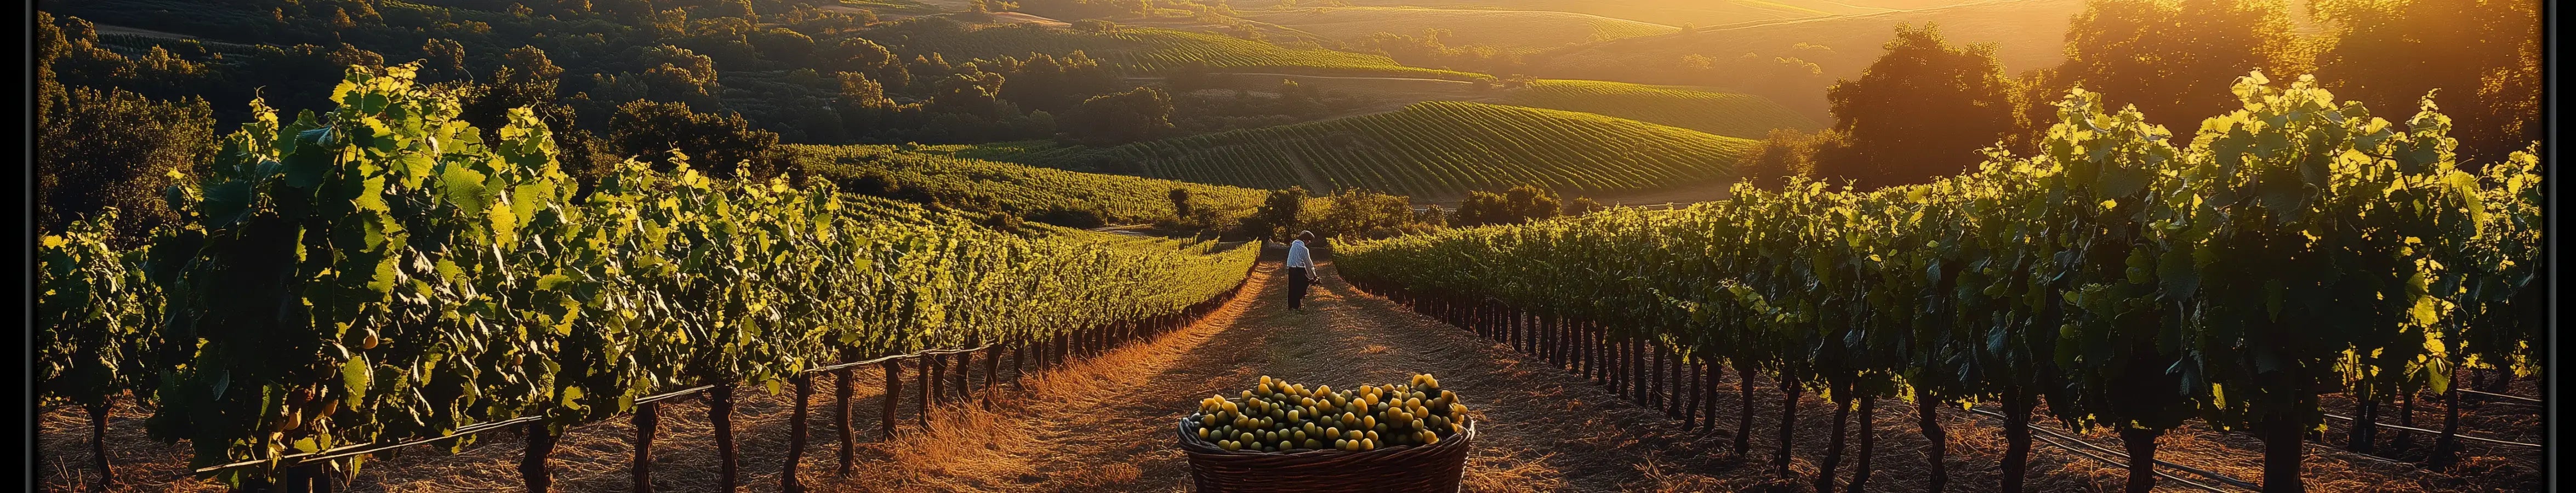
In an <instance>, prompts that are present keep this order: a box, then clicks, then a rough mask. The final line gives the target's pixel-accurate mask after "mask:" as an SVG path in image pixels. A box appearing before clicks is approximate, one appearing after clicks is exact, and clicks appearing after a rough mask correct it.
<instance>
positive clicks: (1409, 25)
mask: <svg viewBox="0 0 2576 493" xmlns="http://www.w3.org/2000/svg"><path fill="white" fill-rule="evenodd" d="M1243 16H1244V17H1246V18H1250V19H1254V20H1259V21H1263V22H1269V23H1272V24H1278V25H1281V26H1286V27H1291V28H1296V29H1298V30H1302V31H1305V32H1308V33H1313V34H1315V35H1317V36H1322V37H1324V38H1328V39H1333V40H1336V41H1344V42H1353V41H1359V40H1365V39H1368V37H1369V36H1370V35H1374V34H1377V33H1382V32H1383V33H1395V34H1403V35H1407V36H1419V35H1421V34H1422V33H1423V32H1424V31H1425V30H1429V29H1443V30H1447V31H1449V34H1450V35H1449V37H1448V38H1446V40H1445V42H1447V43H1448V44H1452V45H1485V46H1494V47H1500V48H1516V49H1537V48H1553V47H1558V46H1565V45H1571V44H1576V43H1586V42H1592V41H1605V40H1612V39H1621V38H1632V37H1637V36H1652V35H1658V34H1672V33H1676V32H1680V31H1681V28H1677V27H1673V26H1668V25H1663V24H1655V23H1650V22H1640V21H1634V20H1628V19H1618V18H1611V17H1602V16H1598V15H1591V14H1578V13H1571V12H1548V11H1533V10H1483V9H1438V8H1423V7H1315V8H1299V9H1280V10H1269V11H1256V12H1249V13H1245V14H1243Z"/></svg>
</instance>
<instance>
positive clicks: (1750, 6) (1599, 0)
mask: <svg viewBox="0 0 2576 493" xmlns="http://www.w3.org/2000/svg"><path fill="white" fill-rule="evenodd" d="M1348 1H1349V3H1350V4H1351V5H1355V6H1369V7H1396V6H1410V7H1437V8H1464V9H1491V10H1539V11H1552V12H1572V13H1577V14H1591V15H1598V16H1602V17H1613V18H1620V19H1628V20H1633V21H1640V22H1650V23H1655V24H1663V25H1668V26H1679V25H1682V24H1691V25H1698V26H1714V25H1719V24H1729V23H1736V22H1745V21H1758V20H1776V19H1797V18H1805V17H1818V16H1828V15H1842V14H1858V13H1866V12H1877V11H1882V10H1886V9H1884V8H1879V7H1874V6H1870V5H1868V2H1866V1H1853V2H1835V1H1830V0H1619V1H1609V0H1348Z"/></svg>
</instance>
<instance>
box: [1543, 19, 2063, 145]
mask: <svg viewBox="0 0 2576 493" xmlns="http://www.w3.org/2000/svg"><path fill="white" fill-rule="evenodd" d="M2083 10H2084V3H2083V2H2082V1H2081V0H1994V1H1987V2H1980V3H1974V4H1966V5H1958V6H1950V7H1942V8H1935V9H1925V10H1912V11H1901V12H1885V13H1876V14H1866V15H1851V16H1837V17H1829V18H1817V19H1805V20H1796V21H1778V22H1765V23H1754V24H1746V25H1737V26H1725V27H1719V28H1708V29H1701V30H1699V31H1698V32H1692V33H1685V34H1675V35H1666V36H1649V37H1638V38H1629V39H1622V40H1614V41H1607V42H1601V43H1593V44H1589V45H1585V46H1580V47H1575V48H1568V49H1562V50H1556V51H1552V52H1549V53H1546V54H1542V55H1533V56H1531V57H1530V58H1529V63H1530V65H1531V67H1532V68H1531V72H1532V73H1533V75H1538V76H1541V77H1569V78H1583V77H1585V76H1587V75H1593V74H1598V73H1601V72H1602V71H1604V70H1620V69H1622V68H1625V67H1655V66H1671V65H1672V64H1674V63H1677V62H1678V61H1679V60H1681V58H1682V57H1683V56H1686V55H1704V56H1707V57H1709V58H1711V59H1715V60H1718V61H1720V62H1725V61H1729V60H1735V59H1738V58H1740V57H1743V56H1744V55H1746V54H1754V55H1757V57H1758V59H1761V60H1769V59H1771V58H1773V57H1796V58H1798V59H1801V60H1805V61H1807V62H1811V63H1815V64H1816V65H1817V68H1819V69H1821V70H1823V71H1824V77H1825V79H1826V80H1832V79H1839V78H1857V77H1859V76H1860V72H1861V70H1862V69H1865V68H1868V67H1869V64H1870V62H1873V61H1876V60H1877V59H1878V56H1879V55H1880V54H1881V53H1882V52H1884V51H1885V50H1883V49H1882V48H1881V46H1882V45H1884V44H1886V43H1887V41H1888V40H1889V39H1892V38H1894V37H1895V35H1896V29H1895V28H1896V25H1897V24H1898V23H1911V24H1914V25H1918V26H1919V25H1922V24H1923V23H1926V22H1936V23H1938V24H1939V25H1940V28H1941V35H1942V37H1944V38H1946V39H1948V40H1949V41H1950V42H1951V43H1956V44H1970V43H1995V44H1996V51H1995V55H1996V58H1998V59H1999V60H2001V61H2002V62H2003V64H2004V69H2005V70H2007V71H2009V73H2013V74H2019V73H2021V71H2024V70H2031V69H2037V68H2043V67H2053V66H2056V65H2057V64H2058V63H2059V62H2062V61H2065V59H2066V53H2065V44H2064V42H2065V36H2066V27H2067V23H2068V18H2070V17H2072V16H2074V15H2075V14H2076V13H2077V12H2081V11H2083ZM1802 44H1803V45H1804V46H1801V45H1802ZM1719 85H1724V84H1722V83H1721V84H1719ZM1756 95H1759V96H1763V97H1768V98H1771V99H1772V100H1775V101H1779V102H1780V103H1781V104H1784V105H1788V106H1790V107H1792V108H1801V109H1802V110H1810V109H1815V110H1817V111H1809V113H1810V115H1809V116H1811V117H1814V118H1824V116H1823V115H1821V114H1819V112H1820V109H1821V108H1822V107H1823V104H1822V101H1823V100H1824V88H1823V87H1815V88H1812V89H1808V88H1798V89H1797V90H1796V91H1795V92H1787V93H1778V94H1770V93H1757V94H1756Z"/></svg>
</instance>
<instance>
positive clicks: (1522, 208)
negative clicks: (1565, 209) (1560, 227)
mask: <svg viewBox="0 0 2576 493" xmlns="http://www.w3.org/2000/svg"><path fill="white" fill-rule="evenodd" d="M1561 210H1562V209H1561V207H1560V205H1559V202H1558V201H1557V199H1556V193H1555V192H1549V191H1547V190H1546V189H1541V188H1538V187H1537V186H1532V185H1521V186H1516V187H1512V189H1511V190H1507V191H1504V192H1503V193H1493V192H1486V191H1474V192H1467V199H1466V200H1464V201H1461V202H1459V203H1458V211H1457V213H1456V214H1455V215H1454V216H1452V217H1451V218H1450V219H1449V224H1450V225H1454V226H1484V225H1489V224H1520V223H1525V222H1529V221H1531V220H1534V219H1546V218H1551V217H1556V215H1557V213H1558V212H1559V211H1561Z"/></svg>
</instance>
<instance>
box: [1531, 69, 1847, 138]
mask: <svg viewBox="0 0 2576 493" xmlns="http://www.w3.org/2000/svg"><path fill="white" fill-rule="evenodd" d="M1500 102H1501V103H1502V104H1508V105H1514V106H1528V107H1532V108H1546V109H1551V110H1565V111H1576V112H1583V113H1592V114H1597V115H1602V116H1609V117H1615V118H1626V119H1630V120H1636V121H1641V122H1646V123H1653V124H1657V125H1669V126H1674V127H1681V128H1687V129H1691V130H1698V131H1701V132H1707V133H1711V134H1716V135H1724V136H1728V137H1742V138H1747V139H1761V138H1763V136H1765V135H1769V134H1770V133H1771V130H1773V129H1781V128H1794V129H1800V130H1815V129H1819V128H1824V125H1823V124H1819V123H1816V121H1815V120H1813V119H1809V118H1807V116H1806V115H1802V114H1799V113H1798V112H1796V111H1791V110H1790V109H1789V108H1786V107H1782V106H1780V104H1779V103H1774V102H1771V100H1769V99H1764V98H1763V97H1761V96H1753V95H1747V94H1733V93H1725V92H1716V91H1711V90H1704V89H1699V88H1689V87H1673V86H1648V85H1639V84H1627V83H1620V82H1601V81H1588V80H1541V81H1537V82H1533V83H1531V84H1530V86H1529V88H1527V89H1522V90H1519V91H1515V92H1513V93H1512V94H1511V95H1510V96H1505V97H1504V98H1503V99H1502V101H1500Z"/></svg>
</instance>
